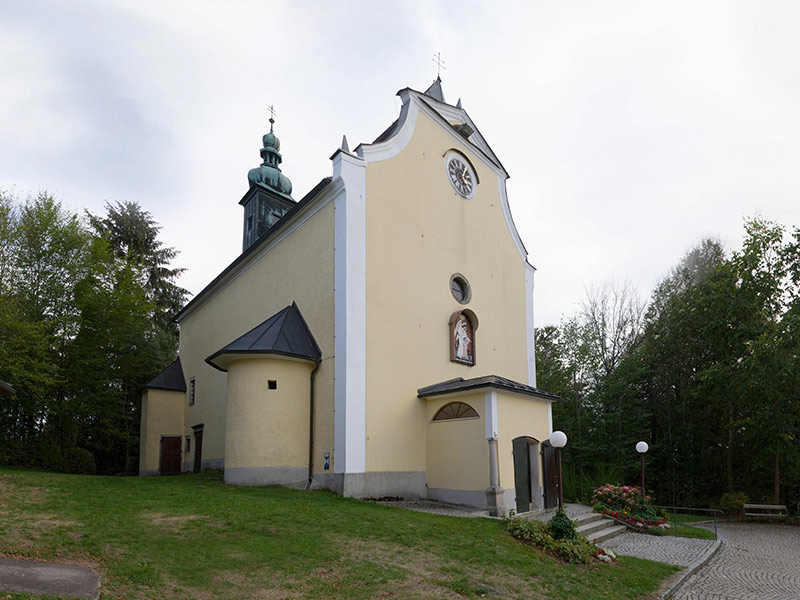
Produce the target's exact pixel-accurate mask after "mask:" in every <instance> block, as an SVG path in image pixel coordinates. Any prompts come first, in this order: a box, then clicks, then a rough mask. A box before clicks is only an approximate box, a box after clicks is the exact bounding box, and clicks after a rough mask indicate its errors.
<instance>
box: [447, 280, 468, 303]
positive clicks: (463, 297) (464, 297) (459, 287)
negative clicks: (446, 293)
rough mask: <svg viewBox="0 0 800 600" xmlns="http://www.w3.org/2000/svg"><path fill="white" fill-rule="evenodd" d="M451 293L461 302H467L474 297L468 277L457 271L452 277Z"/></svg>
mask: <svg viewBox="0 0 800 600" xmlns="http://www.w3.org/2000/svg"><path fill="white" fill-rule="evenodd" d="M450 293H451V294H453V298H455V299H456V301H457V302H458V303H459V304H466V303H467V302H469V301H470V299H471V298H472V292H471V290H470V287H469V283H467V279H466V277H464V276H463V275H461V274H459V273H456V274H454V275H453V276H452V277H451V278H450Z"/></svg>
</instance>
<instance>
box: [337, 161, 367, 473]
mask: <svg viewBox="0 0 800 600" xmlns="http://www.w3.org/2000/svg"><path fill="white" fill-rule="evenodd" d="M331 159H332V161H333V181H334V183H338V182H342V184H343V185H342V187H341V191H340V192H339V193H338V194H336V196H335V197H334V200H333V207H334V244H333V245H334V250H333V255H334V296H333V303H334V355H335V363H334V365H335V366H334V378H335V382H334V426H333V430H334V433H333V472H334V473H363V472H364V471H365V470H366V430H367V422H366V393H367V385H366V372H367V364H366V339H367V324H366V304H367V301H366V299H367V294H366V258H367V257H366V230H367V219H366V193H367V171H366V163H365V162H364V160H363V159H361V158H358V157H357V156H353V155H352V154H349V153H346V152H343V151H339V152H336V153H335V154H334V155H333V156H332V157H331Z"/></svg>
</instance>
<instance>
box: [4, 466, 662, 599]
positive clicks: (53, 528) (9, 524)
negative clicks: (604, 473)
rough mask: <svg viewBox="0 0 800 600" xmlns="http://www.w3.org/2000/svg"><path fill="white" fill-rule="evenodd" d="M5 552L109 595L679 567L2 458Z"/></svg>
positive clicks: (185, 481) (540, 583)
mask: <svg viewBox="0 0 800 600" xmlns="http://www.w3.org/2000/svg"><path fill="white" fill-rule="evenodd" d="M0 554H3V555H6V556H14V557H20V558H24V557H29V558H40V559H53V560H58V561H62V562H73V563H79V564H85V565H89V566H93V567H95V568H97V569H98V570H99V571H100V572H101V573H102V588H101V589H102V592H103V595H102V597H103V598H164V599H166V598H169V599H195V598H197V599H201V600H202V599H212V598H213V599H217V598H221V599H234V598H235V599H242V598H259V599H267V598H276V599H277V598H323V599H334V598H395V599H403V600H405V599H412V598H464V597H481V596H482V595H485V596H487V597H498V598H533V599H539V598H541V599H545V598H547V599H548V600H550V599H555V598H564V599H573V598H580V599H582V600H590V599H593V598H598V599H600V598H605V599H609V600H611V599H613V600H621V599H627V598H654V597H655V593H654V592H655V590H656V589H657V588H658V586H659V585H660V583H661V582H662V581H663V580H664V579H665V578H666V577H667V576H668V575H670V574H671V573H673V572H674V571H675V569H676V568H675V567H671V566H668V565H663V564H659V563H653V562H649V561H644V560H637V559H633V558H626V557H622V558H621V559H620V561H619V563H617V564H613V565H604V564H600V563H598V564H595V565H591V566H588V567H587V566H574V565H568V564H562V563H560V562H557V561H556V560H554V559H553V558H551V557H550V556H547V555H544V554H542V553H541V552H539V551H538V550H535V549H533V548H531V547H528V546H525V545H522V544H521V543H519V542H517V541H516V540H514V539H512V538H511V537H510V536H509V535H508V534H506V533H505V530H504V528H503V523H502V522H501V521H498V520H493V519H480V518H479V519H459V518H455V517H445V516H440V515H431V514H424V513H417V512H410V511H406V510H402V509H397V508H391V507H387V506H382V505H380V504H376V503H373V502H363V501H358V500H353V499H348V498H341V497H339V496H337V495H335V494H333V493H331V492H327V491H313V492H303V491H293V490H288V489H284V488H280V487H261V488H246V487H234V486H227V485H225V484H224V483H223V482H222V480H221V476H220V475H219V474H211V473H204V474H199V475H180V476H174V477H148V478H137V477H131V478H115V477H89V476H78V475H59V474H52V473H38V472H30V471H21V470H14V469H0ZM5 597H6V596H5V595H4V594H3V595H0V599H4V598H5ZM11 598H12V599H13V600H19V599H22V598H25V596H21V595H11Z"/></svg>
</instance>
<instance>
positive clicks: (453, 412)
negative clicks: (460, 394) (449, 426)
mask: <svg viewBox="0 0 800 600" xmlns="http://www.w3.org/2000/svg"><path fill="white" fill-rule="evenodd" d="M477 418H479V415H478V413H477V411H476V410H475V409H474V408H472V407H471V406H470V405H469V404H467V403H465V402H450V403H449V404H445V405H444V406H443V407H442V408H440V409H439V410H438V412H437V413H436V414H435V415H434V417H433V420H434V421H452V420H453V419H477Z"/></svg>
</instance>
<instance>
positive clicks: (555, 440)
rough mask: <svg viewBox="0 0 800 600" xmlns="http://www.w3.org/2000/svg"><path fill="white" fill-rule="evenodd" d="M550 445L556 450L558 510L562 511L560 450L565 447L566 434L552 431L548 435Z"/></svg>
mask: <svg viewBox="0 0 800 600" xmlns="http://www.w3.org/2000/svg"><path fill="white" fill-rule="evenodd" d="M550 445H551V446H552V447H553V448H555V449H556V471H557V472H558V508H560V509H562V510H563V509H564V489H563V488H564V486H563V485H562V484H561V449H562V448H563V447H564V446H566V445H567V434H566V433H564V432H563V431H554V432H553V433H552V434H550Z"/></svg>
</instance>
